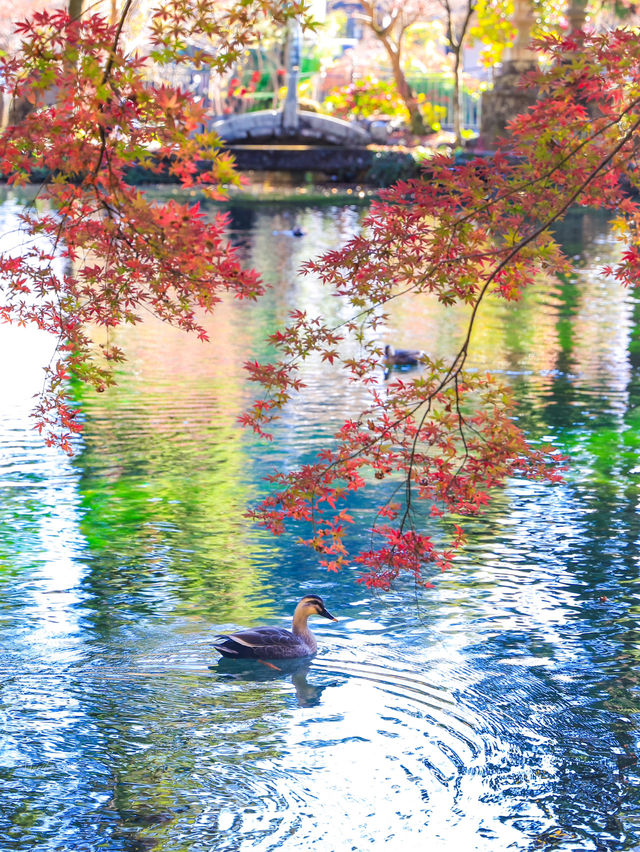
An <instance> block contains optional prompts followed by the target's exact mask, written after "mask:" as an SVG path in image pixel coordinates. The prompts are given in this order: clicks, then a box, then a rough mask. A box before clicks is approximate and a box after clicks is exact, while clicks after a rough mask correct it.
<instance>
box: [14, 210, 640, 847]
mask: <svg viewBox="0 0 640 852" xmlns="http://www.w3.org/2000/svg"><path fill="white" fill-rule="evenodd" d="M19 202H20V199H19V198H17V197H15V196H9V197H8V198H7V199H6V200H5V202H4V204H3V206H2V207H1V208H0V216H1V217H2V231H3V232H8V231H10V230H11V229H12V228H13V227H14V223H15V216H16V213H17V212H18V210H19ZM232 214H233V215H232V221H231V231H232V234H233V239H234V240H235V241H236V242H237V244H238V245H239V247H240V250H241V251H242V252H243V254H244V256H245V257H246V259H247V262H248V263H252V264H254V265H256V266H257V267H258V268H259V269H260V270H261V271H262V273H263V275H264V276H265V278H266V279H267V281H268V282H269V283H270V284H272V285H273V287H272V289H271V290H270V292H269V294H268V296H267V297H266V298H265V299H264V300H262V301H261V302H260V303H258V304H257V305H241V304H237V303H233V302H232V301H229V302H225V303H223V305H221V307H220V310H219V312H218V314H217V315H216V317H215V318H213V319H211V320H207V324H208V327H209V329H210V332H211V338H212V341H213V343H212V344H211V345H204V344H201V343H198V342H197V341H194V340H191V339H190V338H188V337H186V336H185V335H183V334H181V333H179V332H176V331H172V330H167V329H164V328H162V327H161V326H160V325H158V324H156V323H154V322H146V323H145V324H144V325H143V326H141V327H139V328H136V329H133V330H132V329H129V330H127V331H126V332H122V333H121V336H120V340H121V342H122V345H123V346H124V347H125V349H126V351H127V354H128V358H129V360H128V362H127V363H126V364H125V365H124V367H123V369H122V371H121V374H120V377H119V385H118V387H117V388H116V389H114V390H112V391H109V392H108V393H105V394H102V395H97V394H93V393H88V392H86V391H81V390H78V394H79V395H80V398H81V402H82V405H83V408H84V411H85V412H86V424H85V433H84V439H83V441H82V443H81V444H79V446H78V452H77V454H76V455H75V456H74V457H73V458H71V459H69V458H67V457H66V456H64V455H63V454H61V453H59V452H57V451H55V450H47V449H45V448H44V447H43V446H42V443H41V440H40V438H39V437H38V435H37V434H36V433H35V432H33V431H32V430H31V428H30V422H29V409H30V406H31V404H32V401H33V394H34V393H37V392H38V390H39V388H40V386H41V381H42V379H41V376H40V373H39V370H40V367H41V365H42V363H44V362H45V361H46V359H47V358H48V357H49V355H50V346H51V344H50V341H49V340H48V339H46V338H44V337H42V336H41V335H39V334H37V333H35V332H33V331H30V330H24V329H23V330H18V329H13V328H7V327H6V326H5V327H3V328H2V333H1V335H0V347H1V348H2V355H3V361H4V364H5V369H4V371H3V376H2V395H1V396H0V400H1V402H0V472H1V480H0V482H1V486H0V515H1V526H0V671H1V672H2V682H1V687H0V688H1V702H0V850H2V852H9V850H34V849H37V850H56V852H58V850H60V852H62V850H65V852H66V850H79V851H80V850H85V852H94V850H108V852H141V850H171V852H177V850H185V852H187V851H188V852H200V850H203V852H204V851H205V850H207V852H211V850H215V852H227V850H228V851H229V852H231V850H234V852H235V850H239V851H241V852H244V850H249V849H251V850H261V851H262V852H267V850H286V851H287V852H290V851H291V850H322V852H325V850H328V851H329V852H342V850H365V849H374V850H377V849H384V850H385V852H386V851H387V850H388V851H389V852H395V850H402V852H408V850H413V849H422V848H428V849H430V850H445V849H464V850H529V849H531V850H533V849H543V850H544V849H561V850H617V849H633V848H640V846H639V844H640V792H639V789H638V780H639V779H638V767H637V765H636V755H637V753H638V748H639V740H640V731H639V730H638V721H639V720H638V709H639V707H640V703H639V700H638V684H639V681H640V668H639V662H640V659H639V658H640V645H639V641H638V640H639V639H640V632H639V622H640V585H639V579H638V574H639V570H638V566H639V559H638V556H639V541H638V539H639V536H640V514H639V512H638V490H639V487H640V464H639V461H640V460H639V458H638V447H639V446H640V381H639V379H640V374H639V369H640V339H639V329H638V324H639V323H640V300H639V299H638V296H637V295H636V294H635V293H631V292H628V291H625V290H622V289H621V288H617V287H616V286H615V285H614V284H612V283H611V282H608V281H606V280H604V279H603V278H602V276H601V275H600V273H599V269H600V267H601V266H602V265H603V264H604V263H606V262H609V261H610V260H611V259H612V258H614V257H615V256H616V252H617V251H618V249H617V248H616V247H615V246H614V244H613V242H612V240H611V239H610V238H609V236H608V230H607V223H606V221H605V220H604V219H602V218H601V217H598V216H596V215H595V214H593V213H591V212H589V211H583V210H578V211H575V213H573V214H572V215H571V217H570V218H569V220H568V222H567V223H566V225H565V226H563V230H562V232H561V233H560V238H561V240H562V241H563V243H564V244H565V246H566V248H567V251H568V252H569V254H570V256H572V257H573V258H574V263H575V274H574V276H573V277H572V278H571V279H570V280H567V281H564V282H560V281H541V282H540V284H539V285H538V286H537V287H536V288H533V289H532V290H531V291H530V292H528V293H527V294H525V298H524V300H523V301H522V302H521V303H520V304H518V305H510V306H507V305H500V304H491V305H488V306H487V307H486V308H485V310H484V311H483V313H482V315H481V318H480V324H479V326H478V329H477V333H476V335H475V338H474V343H473V358H474V363H475V365H476V366H478V367H480V368H483V369H492V370H494V371H498V372H501V373H502V374H504V376H505V378H506V379H507V381H509V382H510V383H511V384H512V385H513V387H514V389H515V392H516V395H517V397H518V400H519V408H518V416H519V418H520V422H521V424H522V425H523V426H524V428H525V429H526V430H527V431H528V433H529V434H530V435H531V436H532V438H533V439H534V440H538V439H541V438H551V439H553V441H554V442H555V443H556V444H557V445H558V446H559V447H560V448H561V449H563V450H564V451H565V452H566V454H567V455H568V456H569V458H570V465H571V466H570V470H569V472H568V474H567V477H566V481H565V482H564V483H563V484H561V485H557V486H548V485H539V484H538V485H535V484H531V483H526V482H521V481H513V482H511V483H510V484H509V486H508V487H507V488H506V489H505V490H504V492H502V493H501V494H499V495H498V496H497V499H496V501H495V503H494V504H493V506H492V507H491V509H490V511H489V512H488V513H487V514H486V515H485V516H483V517H482V518H480V519H477V520H475V521H474V522H473V523H472V524H471V525H469V532H470V536H469V546H468V548H467V549H466V551H465V552H464V554H463V556H462V557H461V558H460V559H459V560H458V561H457V562H456V564H455V566H454V567H453V569H452V570H451V571H450V572H448V573H446V574H443V575H441V576H440V577H438V578H437V580H436V584H435V588H434V589H432V590H429V591H427V592H422V593H418V592H416V590H415V589H414V588H413V587H412V586H408V585H407V586H402V585H400V586H398V587H397V588H396V589H395V590H394V591H392V592H389V593H384V594H383V593H376V594H373V593H370V592H368V591H367V590H366V589H365V588H364V587H362V586H360V585H358V583H357V582H356V578H357V573H356V572H353V573H352V572H350V571H345V572H343V573H342V574H338V575H336V574H327V573H326V572H325V571H323V570H322V569H320V568H319V567H318V566H317V564H316V560H315V559H314V555H313V554H312V553H309V552H307V551H306V550H305V549H303V548H301V547H300V546H299V545H298V544H297V543H296V540H295V536H294V535H291V536H285V537H283V538H280V539H274V538H272V537H271V536H269V535H268V534H267V533H265V532H263V531H260V530H257V529H255V528H254V527H252V526H251V525H250V524H249V522H248V521H247V520H246V519H245V518H244V517H243V513H244V512H245V510H246V509H247V508H248V507H250V506H252V505H253V504H254V503H255V502H256V500H258V499H259V497H260V495H261V494H263V493H264V489H265V485H264V481H263V477H264V476H265V474H267V473H268V472H269V471H270V470H271V469H272V467H273V466H274V465H277V464H282V465H285V466H290V465H294V464H297V463H299V462H300V461H301V460H303V459H304V458H306V457H308V455H309V453H310V452H312V451H313V450H314V449H315V448H317V447H318V446H321V445H322V442H323V441H324V440H325V439H326V437H327V436H328V435H329V434H330V433H331V431H332V429H333V428H334V427H335V425H336V423H337V422H339V420H340V418H341V417H342V416H343V415H344V413H345V412H346V411H347V409H348V405H349V402H350V401H352V400H350V399H349V394H347V393H346V392H345V386H344V384H343V383H342V382H341V380H339V379H338V378H336V376H335V375H333V374H332V373H331V371H330V369H329V368H327V367H326V366H324V367H323V366H322V365H321V364H320V363H317V362H313V361H311V362H309V364H308V365H307V366H306V367H305V375H304V378H305V380H306V381H307V385H308V386H307V389H306V390H305V392H304V394H303V395H302V396H301V398H300V399H299V400H297V401H296V402H295V404H292V405H291V407H290V409H289V410H288V411H287V412H286V415H285V417H284V418H283V420H282V422H281V423H280V425H279V426H278V429H277V433H276V440H275V441H274V442H273V444H270V445H267V446H265V445H263V444H260V443H258V442H257V441H256V440H255V439H254V438H253V437H252V436H251V435H250V434H247V433H246V432H243V431H241V430H240V429H239V428H238V426H237V425H236V418H237V416H238V414H239V413H240V412H241V411H242V410H243V407H244V406H245V405H246V404H247V402H248V401H249V400H250V398H251V392H252V389H251V388H250V387H248V386H247V383H246V382H245V379H244V376H243V370H242V363H243V361H244V360H246V359H247V358H248V357H261V356H263V355H265V353H266V348H265V343H264V338H265V335H266V334H267V333H269V332H270V331H272V330H273V329H274V327H275V326H276V324H277V323H279V322H282V321H283V320H284V319H285V317H286V314H287V311H288V310H290V309H291V308H292V307H300V306H302V307H306V308H308V309H310V310H323V311H326V312H327V313H329V314H331V312H334V313H335V312H336V311H337V310H338V308H336V307H335V305H334V302H333V301H332V299H331V297H330V296H327V295H326V294H324V293H323V292H322V291H321V289H320V287H319V286H318V284H317V282H315V281H313V280H312V279H310V278H301V277H299V276H298V275H297V274H296V270H297V269H298V267H299V265H300V263H301V262H303V261H304V260H305V259H306V258H308V257H309V256H311V255H312V254H314V253H315V252H318V251H320V250H322V249H323V248H330V247H334V246H336V245H338V244H340V243H341V241H343V240H345V239H346V238H348V236H349V235H350V234H352V233H355V232H356V231H357V229H358V227H359V223H360V221H361V217H362V208H358V207H356V206H343V207H335V206H334V207H332V206H326V205H325V206H319V207H305V206H301V205H299V206H287V205H279V206H276V205H272V206H269V205H267V204H265V205H261V206H254V207H253V208H251V207H245V208H237V209H234V210H233V211H232ZM296 225H299V226H300V227H302V229H303V230H304V231H305V236H304V237H302V238H294V237H292V236H290V235H289V234H287V233H284V232H286V231H290V230H291V229H292V228H293V227H294V226H296ZM464 320H465V314H464V312H463V311H458V312H456V311H453V312H448V313H447V312H445V311H444V310H443V309H442V308H440V307H438V306H437V305H434V304H433V303H430V302H429V301H428V300H425V301H424V303H423V302H419V303H417V302H414V303H412V304H411V305H403V306H398V307H397V308H396V309H395V313H394V315H393V317H392V319H391V327H390V328H389V330H388V334H389V338H390V339H391V340H393V341H394V342H395V343H396V344H397V345H399V346H402V345H408V346H420V347H422V348H425V349H428V350H429V351H430V352H433V353H442V354H446V353H447V352H450V351H451V350H452V349H453V347H454V345H455V342H456V340H457V339H458V336H459V335H460V334H461V333H462V328H463V325H464ZM354 510H355V511H356V512H357V514H358V519H359V520H358V527H357V529H356V531H355V535H361V536H364V535H365V534H366V527H367V524H368V523H369V522H370V520H371V514H370V513H371V507H370V506H369V505H368V504H367V503H366V502H365V501H364V500H361V501H360V503H359V504H357V505H356V506H355V507H354ZM307 591H314V592H316V593H319V594H321V595H323V597H324V598H325V600H326V603H327V606H328V608H329V609H330V610H331V612H333V613H334V614H335V615H337V616H338V617H339V619H340V620H339V622H338V623H337V624H331V623H329V622H325V621H321V622H319V623H317V630H316V635H317V636H318V639H319V646H320V650H319V653H318V655H317V656H316V657H315V658H314V659H313V661H312V662H311V663H310V664H305V665H299V666H295V667H293V668H287V669H286V670H283V671H279V672H278V671H274V670H271V669H268V668H267V667H265V666H261V665H259V664H255V665H244V666H243V665H235V666H234V665H222V664H218V661H217V654H216V653H215V651H214V650H213V648H212V642H213V638H214V636H215V634H217V633H218V632H220V631H224V630H229V629H231V628H234V627H238V626H242V625H251V624H258V623H266V624H278V625H280V624H287V623H288V622H289V619H290V616H291V613H292V611H293V609H294V607H295V603H296V602H297V600H298V598H299V597H300V596H301V594H303V593H305V592H307Z"/></svg>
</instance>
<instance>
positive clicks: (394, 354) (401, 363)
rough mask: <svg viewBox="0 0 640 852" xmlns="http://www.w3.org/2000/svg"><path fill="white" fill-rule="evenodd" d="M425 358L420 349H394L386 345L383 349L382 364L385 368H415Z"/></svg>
mask: <svg viewBox="0 0 640 852" xmlns="http://www.w3.org/2000/svg"><path fill="white" fill-rule="evenodd" d="M426 357H427V355H426V353H425V352H423V351H422V349H394V348H393V346H390V345H389V344H388V343H387V345H386V346H385V347H384V363H385V366H387V367H417V366H418V364H420V363H421V362H422V361H424V360H425V358H426Z"/></svg>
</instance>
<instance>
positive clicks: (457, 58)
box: [452, 44, 462, 148]
mask: <svg viewBox="0 0 640 852" xmlns="http://www.w3.org/2000/svg"><path fill="white" fill-rule="evenodd" d="M461 54H462V45H461V44H458V45H456V47H455V48H454V51H453V104H452V107H453V110H452V111H453V132H454V135H455V144H456V147H458V148H460V147H461V146H462V105H461V100H462V62H461V59H462V56H461Z"/></svg>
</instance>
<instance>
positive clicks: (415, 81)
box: [407, 75, 482, 133]
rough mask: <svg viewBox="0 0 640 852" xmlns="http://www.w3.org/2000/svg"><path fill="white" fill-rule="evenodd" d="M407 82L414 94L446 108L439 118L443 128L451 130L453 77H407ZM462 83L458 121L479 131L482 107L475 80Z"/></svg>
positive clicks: (469, 128)
mask: <svg viewBox="0 0 640 852" xmlns="http://www.w3.org/2000/svg"><path fill="white" fill-rule="evenodd" d="M407 82H408V83H409V85H410V86H411V88H412V89H413V91H414V92H415V93H416V94H421V95H424V96H425V98H426V100H427V101H428V102H429V103H431V104H433V105H434V106H439V107H441V108H442V109H444V110H446V113H445V115H444V117H443V118H442V119H441V120H440V124H441V126H442V128H443V130H453V78H452V77H451V76H449V75H437V76H436V75H433V76H424V77H409V78H408V80H407ZM469 82H470V83H471V84H472V85H471V86H469V85H468V84H467V85H465V84H463V86H462V93H461V99H460V100H461V114H460V121H461V124H462V127H463V129H464V130H472V131H474V132H475V133H478V132H479V131H480V118H481V108H482V98H481V92H480V89H479V87H478V85H477V81H475V80H473V81H469Z"/></svg>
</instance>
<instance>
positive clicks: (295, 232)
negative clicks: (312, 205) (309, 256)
mask: <svg viewBox="0 0 640 852" xmlns="http://www.w3.org/2000/svg"><path fill="white" fill-rule="evenodd" d="M273 233H274V235H275V234H282V235H283V236H285V237H304V236H305V231H303V230H302V228H301V227H300V226H299V225H296V226H295V228H291V230H290V231H274V232H273Z"/></svg>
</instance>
